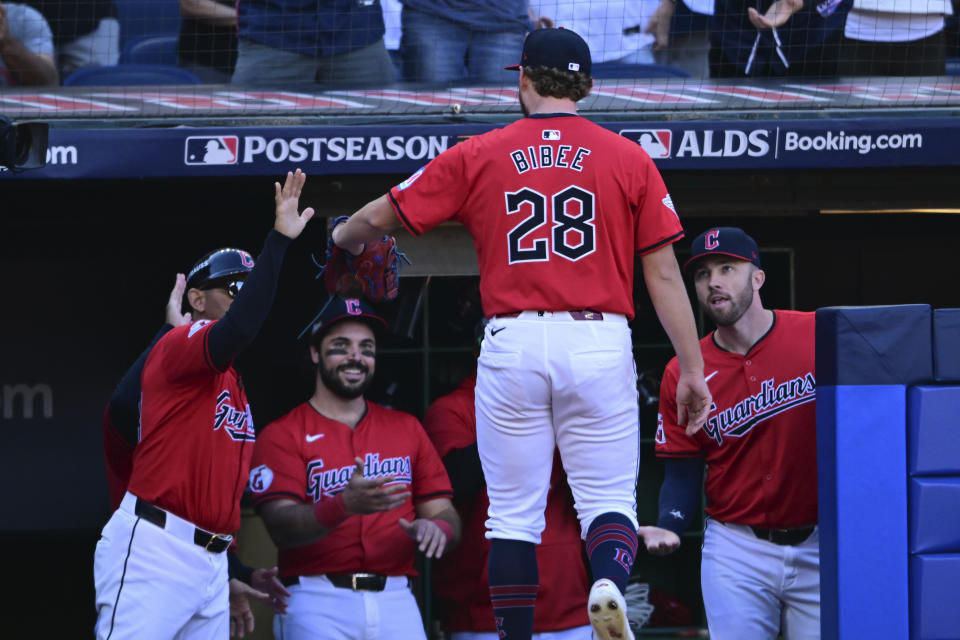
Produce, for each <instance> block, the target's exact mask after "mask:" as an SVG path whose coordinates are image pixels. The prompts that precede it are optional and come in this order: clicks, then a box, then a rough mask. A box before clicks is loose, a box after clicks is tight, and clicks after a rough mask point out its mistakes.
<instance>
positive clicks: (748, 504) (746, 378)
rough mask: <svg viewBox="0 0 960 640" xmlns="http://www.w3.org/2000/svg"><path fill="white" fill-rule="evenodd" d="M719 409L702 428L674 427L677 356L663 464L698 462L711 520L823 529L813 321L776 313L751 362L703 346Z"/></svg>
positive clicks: (667, 378)
mask: <svg viewBox="0 0 960 640" xmlns="http://www.w3.org/2000/svg"><path fill="white" fill-rule="evenodd" d="M700 349H701V351H702V352H703V361H704V374H705V376H706V378H707V385H708V386H709V387H710V393H711V394H712V395H713V402H714V405H713V407H711V409H710V415H709V417H708V418H707V423H706V425H705V426H704V428H703V429H702V430H701V431H699V432H697V433H696V434H694V435H693V437H690V436H687V435H686V433H685V432H684V428H683V427H681V426H679V425H677V405H676V400H677V378H678V365H677V359H676V358H673V359H672V360H671V361H670V362H669V363H668V364H667V368H666V371H664V374H663V381H662V382H661V386H660V415H659V416H658V423H657V434H656V450H657V455H658V456H660V457H675V458H690V457H699V456H702V457H703V458H704V461H705V462H706V463H707V479H706V494H707V506H706V513H707V515H708V516H710V517H711V518H714V519H715V520H719V521H721V522H733V523H736V524H746V525H753V526H759V527H765V528H786V527H796V526H803V525H809V524H814V523H816V522H817V450H816V445H817V431H816V427H817V416H816V407H815V402H814V401H815V397H816V381H815V378H814V374H815V370H814V314H813V313H808V312H799V311H775V312H774V323H773V327H772V328H771V329H770V331H769V332H768V333H767V334H766V335H765V336H764V337H763V338H761V339H760V340H759V341H758V342H757V344H755V345H754V346H753V347H751V349H750V351H748V352H747V353H746V355H740V354H738V353H731V352H729V351H725V350H723V349H721V348H720V347H719V346H717V344H716V342H715V341H714V336H713V334H710V335H708V336H707V337H706V338H704V339H703V340H701V341H700Z"/></svg>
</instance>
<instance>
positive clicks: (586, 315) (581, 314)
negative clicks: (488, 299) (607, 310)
mask: <svg viewBox="0 0 960 640" xmlns="http://www.w3.org/2000/svg"><path fill="white" fill-rule="evenodd" d="M521 313H523V311H514V312H513V313H498V314H496V315H494V316H493V317H494V318H516V317H518V316H519V315H520V314H521ZM537 313H538V314H539V315H541V316H543V315H545V314H547V313H569V314H570V317H571V318H573V319H574V320H603V314H602V313H600V312H599V311H590V310H589V309H585V310H583V311H566V312H564V311H537Z"/></svg>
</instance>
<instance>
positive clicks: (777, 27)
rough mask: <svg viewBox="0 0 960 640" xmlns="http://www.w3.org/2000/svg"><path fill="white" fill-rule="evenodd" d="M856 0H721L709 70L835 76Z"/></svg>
mask: <svg viewBox="0 0 960 640" xmlns="http://www.w3.org/2000/svg"><path fill="white" fill-rule="evenodd" d="M897 1H900V0H897ZM924 1H925V0H924ZM851 2H852V0H774V1H773V2H771V1H770V0H717V4H716V11H715V12H714V14H713V19H712V20H711V21H710V75H711V76H712V77H714V78H742V77H744V76H749V77H776V76H803V77H808V78H822V77H831V76H835V75H836V74H837V64H838V62H839V59H840V41H841V38H842V36H843V24H844V21H845V20H846V16H847V12H848V11H849V10H850V5H851ZM761 12H762V13H761Z"/></svg>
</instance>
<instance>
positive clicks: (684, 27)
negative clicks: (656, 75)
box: [646, 0, 715, 78]
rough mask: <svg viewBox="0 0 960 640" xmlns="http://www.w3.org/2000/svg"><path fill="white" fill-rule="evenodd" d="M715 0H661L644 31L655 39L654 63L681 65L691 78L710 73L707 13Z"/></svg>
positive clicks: (708, 17) (710, 14)
mask: <svg viewBox="0 0 960 640" xmlns="http://www.w3.org/2000/svg"><path fill="white" fill-rule="evenodd" d="M714 4H715V0H661V2H660V6H659V7H658V8H657V10H656V11H655V12H654V14H653V16H651V17H650V22H648V23H647V28H646V32H647V33H650V34H652V35H653V36H654V37H655V38H656V40H655V42H654V44H653V57H654V60H655V61H656V62H657V64H665V65H668V66H671V67H677V68H678V69H683V70H684V71H686V72H687V73H689V74H690V75H691V76H693V77H694V78H706V77H708V76H709V75H710V62H709V59H710V33H709V31H708V27H709V23H710V16H712V15H713V11H714Z"/></svg>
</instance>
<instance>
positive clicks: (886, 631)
mask: <svg viewBox="0 0 960 640" xmlns="http://www.w3.org/2000/svg"><path fill="white" fill-rule="evenodd" d="M905 412H906V388H905V387H904V386H903V385H879V386H872V387H868V386H834V387H818V388H817V468H818V481H819V496H820V497H819V509H820V602H821V605H820V606H821V611H820V620H821V625H822V628H823V636H822V637H823V638H824V639H825V640H863V639H864V638H906V637H907V634H908V611H909V601H908V596H909V594H908V590H907V578H908V570H907V567H908V565H907V560H908V539H907V519H906V513H907V487H906V482H905V478H906V475H907V463H906V455H905V451H904V438H903V416H904V413H905ZM880 505H882V508H878V507H879V506H880Z"/></svg>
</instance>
